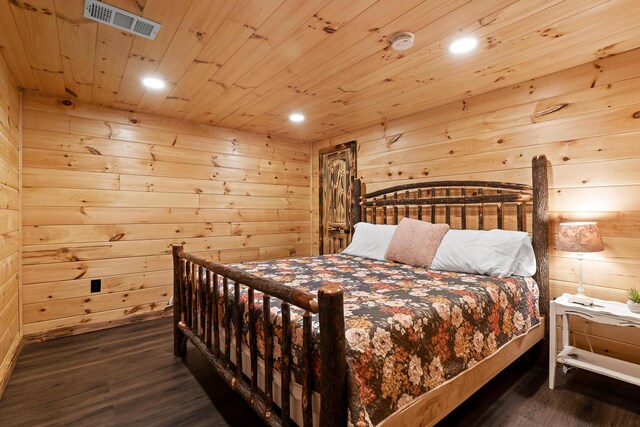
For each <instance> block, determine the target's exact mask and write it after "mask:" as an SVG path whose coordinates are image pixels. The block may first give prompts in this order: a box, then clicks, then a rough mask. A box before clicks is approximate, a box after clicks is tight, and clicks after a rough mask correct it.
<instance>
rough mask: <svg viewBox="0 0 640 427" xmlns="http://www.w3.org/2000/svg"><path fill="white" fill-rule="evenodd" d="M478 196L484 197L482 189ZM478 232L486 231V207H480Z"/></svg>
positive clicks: (479, 189) (479, 190)
mask: <svg viewBox="0 0 640 427" xmlns="http://www.w3.org/2000/svg"><path fill="white" fill-rule="evenodd" d="M478 196H480V197H482V188H478ZM478 230H484V206H483V205H482V203H481V204H480V206H478Z"/></svg>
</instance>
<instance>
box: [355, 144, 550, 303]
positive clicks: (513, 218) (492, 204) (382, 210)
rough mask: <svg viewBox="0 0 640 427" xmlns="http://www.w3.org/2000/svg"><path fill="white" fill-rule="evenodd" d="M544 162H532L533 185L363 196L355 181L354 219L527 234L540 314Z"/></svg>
mask: <svg viewBox="0 0 640 427" xmlns="http://www.w3.org/2000/svg"><path fill="white" fill-rule="evenodd" d="M548 192H549V189H548V181H547V158H546V157H545V156H544V155H540V156H536V157H534V158H533V160H532V185H528V184H516V183H509V182H494V181H431V182H429V181H426V182H417V183H411V184H404V185H396V186H393V187H388V188H383V189H379V190H376V191H371V192H368V193H367V192H366V187H365V184H364V183H362V182H361V181H360V180H356V181H355V183H354V221H353V223H354V224H356V223H358V222H369V223H372V224H397V223H398V222H399V221H400V220H401V219H402V218H403V217H409V218H416V219H420V220H424V221H429V222H432V223H447V224H449V225H451V227H452V228H457V229H479V230H488V229H496V228H498V229H503V230H519V231H527V232H529V233H531V235H532V237H533V248H534V251H535V255H536V262H537V272H536V274H535V276H534V279H535V280H536V282H537V283H538V287H539V288H540V312H541V313H542V314H545V315H546V314H547V312H548V308H549V303H548V302H549V248H548V246H549V237H548V222H549V221H548V214H547V210H548Z"/></svg>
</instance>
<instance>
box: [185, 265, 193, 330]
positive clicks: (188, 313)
mask: <svg viewBox="0 0 640 427" xmlns="http://www.w3.org/2000/svg"><path fill="white" fill-rule="evenodd" d="M191 278H192V277H191V263H190V262H189V261H187V265H186V270H185V279H186V281H185V284H184V285H185V294H186V301H185V302H186V304H185V308H186V309H187V310H186V313H185V316H184V320H185V323H186V324H187V326H188V327H191V310H192V308H193V307H191V298H192V295H191Z"/></svg>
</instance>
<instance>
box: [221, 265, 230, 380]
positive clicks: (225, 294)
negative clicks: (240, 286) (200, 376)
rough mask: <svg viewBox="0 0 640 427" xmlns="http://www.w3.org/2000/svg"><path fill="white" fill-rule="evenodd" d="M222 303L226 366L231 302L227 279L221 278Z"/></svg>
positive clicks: (228, 357)
mask: <svg viewBox="0 0 640 427" xmlns="http://www.w3.org/2000/svg"><path fill="white" fill-rule="evenodd" d="M222 304H223V306H224V323H223V324H222V326H223V327H224V357H225V358H226V361H227V367H229V366H230V364H231V307H230V306H231V303H230V302H229V280H228V279H227V278H226V277H223V278H222Z"/></svg>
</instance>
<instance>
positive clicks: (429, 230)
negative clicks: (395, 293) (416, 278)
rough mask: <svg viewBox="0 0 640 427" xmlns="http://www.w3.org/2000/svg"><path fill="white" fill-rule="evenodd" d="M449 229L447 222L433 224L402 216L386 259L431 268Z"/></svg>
mask: <svg viewBox="0 0 640 427" xmlns="http://www.w3.org/2000/svg"><path fill="white" fill-rule="evenodd" d="M447 231H449V225H447V224H431V223H430V222H426V221H418V220H417V219H411V218H402V220H401V221H400V224H398V227H397V228H396V231H395V232H394V233H393V237H392V238H391V243H389V247H388V248H387V252H386V253H385V255H384V259H386V260H389V261H395V262H399V263H402V264H408V265H413V266H415V267H424V268H429V267H431V262H433V258H434V257H435V256H436V251H437V250H438V246H440V242H441V241H442V238H443V237H444V235H445V234H447Z"/></svg>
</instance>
